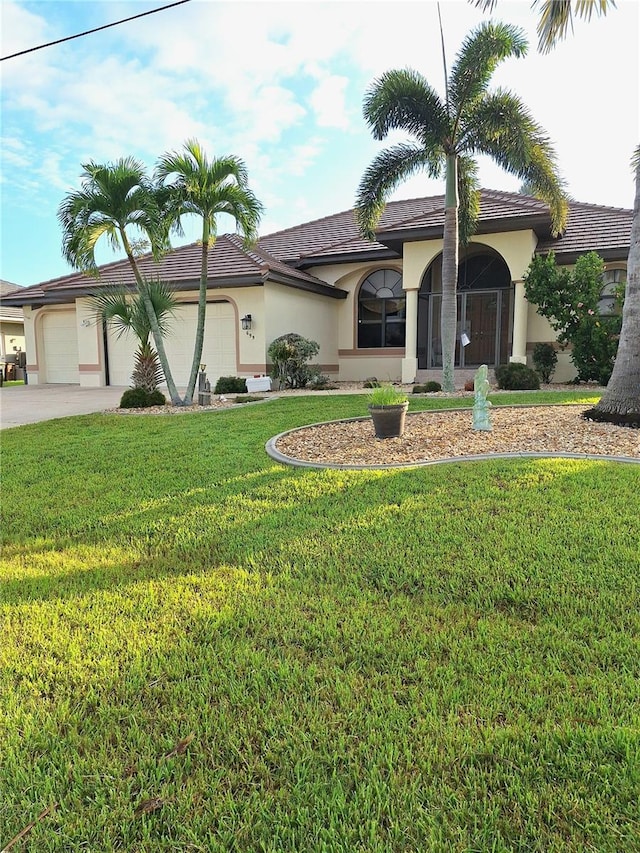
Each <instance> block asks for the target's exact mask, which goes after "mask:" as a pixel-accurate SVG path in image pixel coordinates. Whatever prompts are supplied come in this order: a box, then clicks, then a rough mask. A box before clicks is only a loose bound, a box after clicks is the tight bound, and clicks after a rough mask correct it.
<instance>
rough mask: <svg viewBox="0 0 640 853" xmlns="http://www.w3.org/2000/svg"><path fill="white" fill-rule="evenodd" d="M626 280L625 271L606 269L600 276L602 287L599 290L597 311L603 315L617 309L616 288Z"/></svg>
mask: <svg viewBox="0 0 640 853" xmlns="http://www.w3.org/2000/svg"><path fill="white" fill-rule="evenodd" d="M626 281H627V271H626V270H623V269H615V270H606V271H605V273H604V274H603V276H602V282H603V287H602V290H601V291H600V300H599V301H598V311H599V312H600V314H602V315H603V316H610V315H611V314H615V313H616V312H617V311H619V310H620V309H619V306H618V303H617V300H616V293H617V291H618V289H619V288H620V287H621V286H622V285H623V284H625V283H626Z"/></svg>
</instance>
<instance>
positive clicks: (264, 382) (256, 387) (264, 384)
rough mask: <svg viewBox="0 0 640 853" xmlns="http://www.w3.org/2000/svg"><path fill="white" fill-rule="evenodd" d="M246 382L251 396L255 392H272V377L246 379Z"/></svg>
mask: <svg viewBox="0 0 640 853" xmlns="http://www.w3.org/2000/svg"><path fill="white" fill-rule="evenodd" d="M245 382H246V384H247V393H249V394H253V392H254V391H271V377H270V376H253V377H251V378H247V379H245Z"/></svg>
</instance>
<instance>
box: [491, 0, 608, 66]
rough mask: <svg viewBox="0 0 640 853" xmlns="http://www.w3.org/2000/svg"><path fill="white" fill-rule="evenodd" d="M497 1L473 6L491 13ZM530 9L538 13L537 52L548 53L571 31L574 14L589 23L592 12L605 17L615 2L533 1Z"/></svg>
mask: <svg viewBox="0 0 640 853" xmlns="http://www.w3.org/2000/svg"><path fill="white" fill-rule="evenodd" d="M496 4H497V0H475V5H476V6H478V7H479V8H481V9H483V10H484V11H489V12H492V11H493V10H494V9H495V7H496ZM531 8H532V9H534V10H539V11H540V17H539V19H538V26H537V30H536V31H537V33H538V50H539V52H540V53H549V52H550V51H551V49H552V48H553V47H555V45H556V44H557V42H559V41H562V39H563V38H564V37H565V36H566V35H567V31H568V30H569V29H570V28H571V29H573V17H574V14H575V16H576V17H577V18H582V19H583V20H587V21H589V20H590V19H591V16H592V15H593V13H594V12H596V14H597V15H599V16H600V15H606V14H607V12H608V11H609V9H615V8H616V4H615V0H574V2H573V3H572V2H571V0H533V2H532V3H531Z"/></svg>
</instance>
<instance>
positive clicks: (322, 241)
mask: <svg viewBox="0 0 640 853" xmlns="http://www.w3.org/2000/svg"><path fill="white" fill-rule="evenodd" d="M632 216H633V212H632V211H631V210H622V209H619V208H613V207H603V206H598V205H593V204H583V203H581V202H570V205H569V218H568V224H567V228H566V231H565V233H564V234H563V235H562V237H560V238H558V239H553V238H551V236H550V217H549V212H548V209H547V206H546V205H545V204H544V203H543V202H541V201H539V200H538V199H535V198H532V197H531V196H526V195H521V194H520V193H508V192H501V191H497V190H482V191H481V205H480V222H479V226H478V233H479V234H482V233H483V232H484V233H486V232H488V231H493V230H503V231H510V230H511V231H513V230H521V229H523V228H531V229H533V230H534V231H535V232H536V233H537V234H538V237H539V243H538V247H537V249H536V251H537V252H538V253H546V252H549V251H551V250H553V251H554V252H555V253H556V256H557V257H558V259H559V260H560V261H563V262H565V263H571V262H572V261H574V260H575V258H576V257H577V256H578V255H580V254H582V253H584V252H586V251H589V250H594V251H597V252H599V253H600V254H601V255H602V256H603V257H604V258H605V260H610V259H616V260H617V259H620V260H622V259H624V258H626V256H627V254H628V251H629V244H630V234H631V220H632ZM443 224H444V196H442V195H439V196H430V197H428V198H415V199H408V200H404V201H392V202H389V204H387V206H386V208H385V210H384V213H383V215H382V217H381V219H380V223H379V228H378V232H377V233H378V238H379V239H378V242H375V241H374V242H370V241H368V240H365V239H363V238H362V237H361V236H360V234H359V231H358V227H357V225H356V222H355V219H354V211H353V209H351V210H345V211H342V212H341V213H336V214H333V215H332V216H325V217H323V218H322V219H316V220H314V221H312V222H306V223H303V224H302V225H296V226H294V227H292V228H287V229H285V230H283V231H278V232H276V233H274V234H268V235H266V236H264V237H262V238H260V240H259V241H258V244H257V245H256V246H254V247H253V248H252V249H249V250H248V249H245V248H243V246H242V241H241V239H240V238H239V237H238V236H237V235H234V234H224V235H222V236H220V237H218V239H217V240H216V243H215V245H214V247H213V249H212V250H211V251H210V253H209V282H210V287H214V288H215V287H237V286H243V285H251V284H263V283H264V282H265V281H267V280H271V281H279V282H281V283H283V284H286V285H288V286H291V287H297V288H303V289H307V290H313V291H315V292H317V293H323V294H325V295H328V296H333V297H337V298H344V296H345V295H346V294H345V292H344V291H341V290H339V289H338V288H334V287H331V286H330V285H327V284H326V283H325V282H323V281H322V280H321V279H319V278H317V277H316V276H313V275H311V274H309V273H308V272H306V271H305V268H307V269H308V268H310V267H312V266H317V265H320V264H323V263H332V262H348V261H356V260H363V259H365V258H379V259H383V258H398V257H399V256H400V254H401V251H402V242H403V241H404V240H407V239H414V240H415V239H416V238H419V239H428V238H429V237H436V236H439V235H441V234H442V229H443ZM200 258H201V247H200V244H198V243H191V244H190V245H188V246H181V247H179V248H177V249H174V250H173V251H172V252H170V253H169V254H167V255H166V256H165V257H164V258H162V260H161V261H160V262H159V263H156V262H154V260H153V258H152V257H151V256H150V255H146V256H144V257H142V258H140V259H139V265H140V269H141V271H142V272H143V273H144V274H145V275H148V276H156V275H157V276H159V277H161V278H163V279H165V280H167V281H170V282H172V283H174V284H175V285H176V286H177V288H178V289H180V288H182V289H187V288H193V287H194V286H195V285H196V284H197V282H198V280H199V277H200ZM98 282H103V283H109V282H114V283H121V284H129V285H130V284H132V283H133V277H132V273H131V270H130V268H129V264H128V262H127V261H126V260H120V261H115V262H113V263H110V264H105V265H103V266H101V267H100V279H99V280H97V279H95V278H92V277H91V276H88V275H86V274H84V273H73V274H71V275H67V276H62V277H61V278H57V279H53V280H52V281H47V282H43V283H42V284H39V285H34V286H33V287H30V288H24V289H22V293H23V294H24V296H25V297H28V298H25V300H24V302H25V303H27V302H34V301H38V300H41V299H44V300H46V301H55V300H56V299H58V300H59V301H66V300H67V299H68V296H69V293H70V292H71V293H73V292H74V291H75V292H76V293H77V294H80V293H83V292H84V293H86V292H87V291H88V290H91V289H93V288H95V287H96V284H98ZM14 300H15V294H14V296H13V298H12V299H11V303H12V304H14V305H17V304H20V303H19V302H17V301H14Z"/></svg>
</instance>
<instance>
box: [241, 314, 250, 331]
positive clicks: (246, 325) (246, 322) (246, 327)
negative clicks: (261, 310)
mask: <svg viewBox="0 0 640 853" xmlns="http://www.w3.org/2000/svg"><path fill="white" fill-rule="evenodd" d="M240 322H241V323H242V331H243V332H250V331H251V314H245V315H244V317H242V319H241V320H240Z"/></svg>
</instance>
